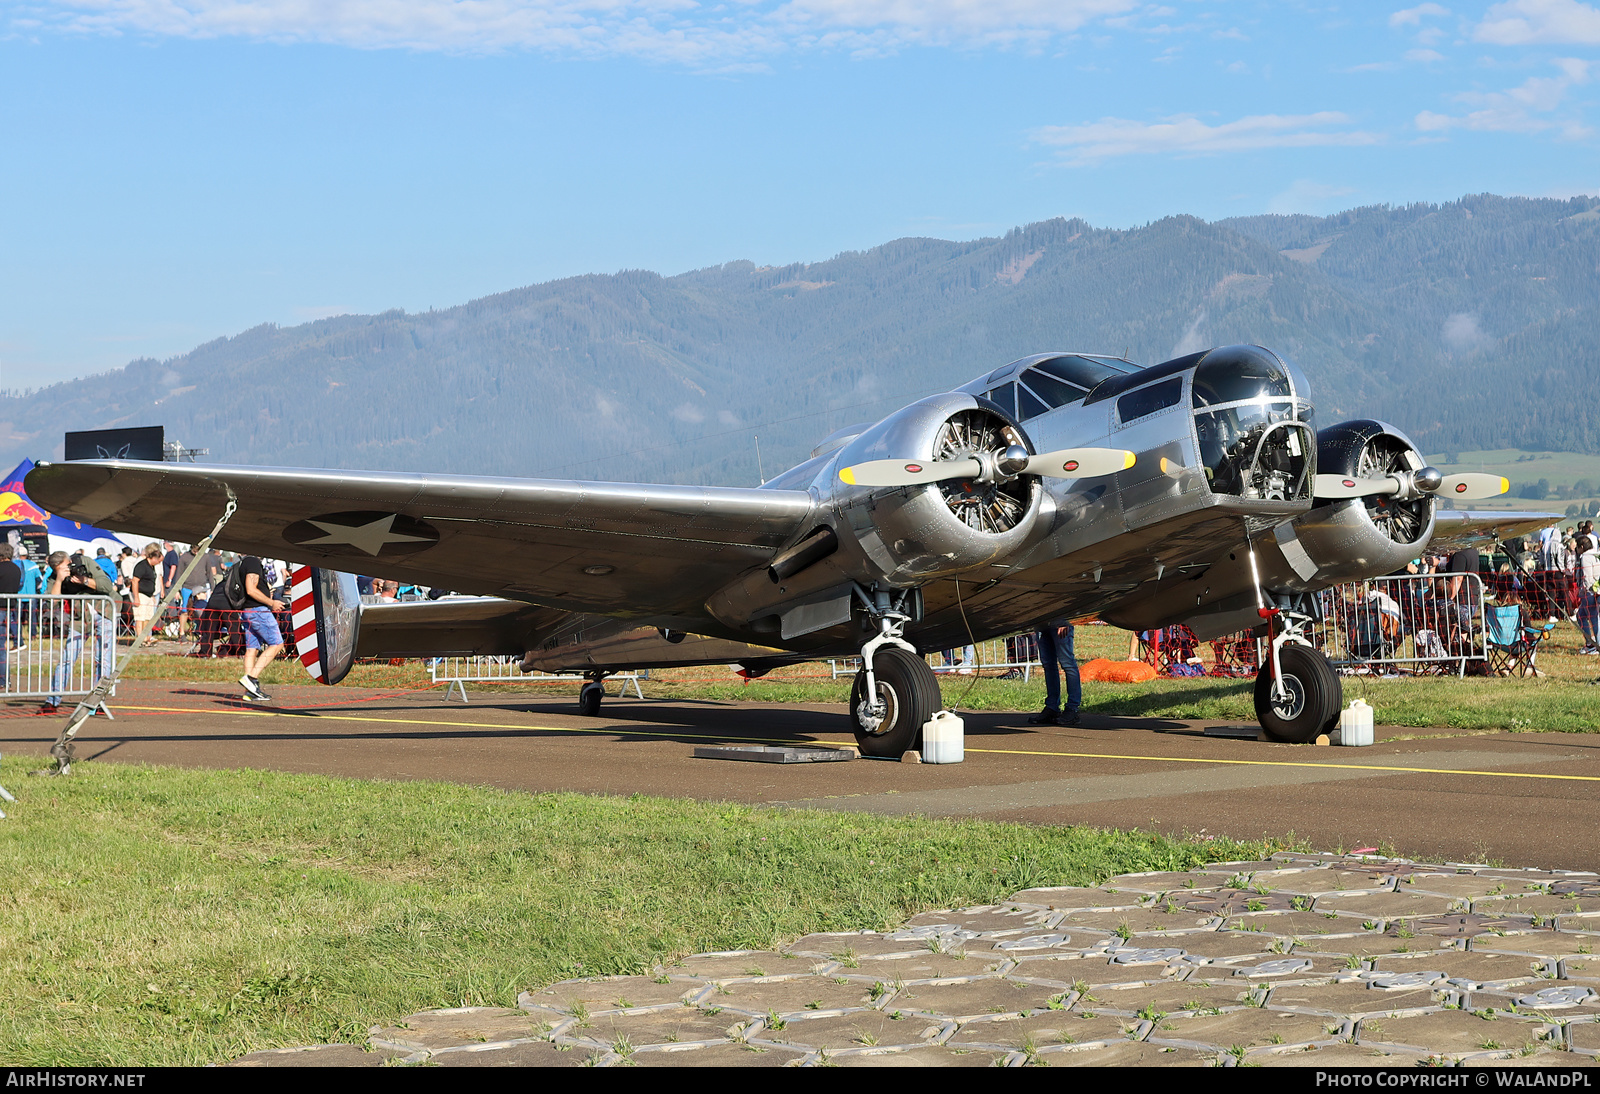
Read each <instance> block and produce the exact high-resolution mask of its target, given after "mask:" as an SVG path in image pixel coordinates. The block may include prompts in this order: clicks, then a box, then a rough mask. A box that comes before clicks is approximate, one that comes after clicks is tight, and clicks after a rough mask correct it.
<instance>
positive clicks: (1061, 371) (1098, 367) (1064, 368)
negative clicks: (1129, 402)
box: [1033, 354, 1135, 391]
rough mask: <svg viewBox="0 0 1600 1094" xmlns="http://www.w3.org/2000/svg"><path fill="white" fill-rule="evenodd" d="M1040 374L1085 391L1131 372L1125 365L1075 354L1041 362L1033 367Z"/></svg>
mask: <svg viewBox="0 0 1600 1094" xmlns="http://www.w3.org/2000/svg"><path fill="white" fill-rule="evenodd" d="M1033 367H1034V369H1036V370H1038V371H1039V372H1044V373H1047V374H1049V375H1051V376H1054V377H1055V378H1056V379H1058V380H1064V381H1066V382H1067V383H1069V384H1072V385H1074V386H1075V387H1081V388H1083V389H1084V390H1085V391H1092V390H1094V386H1095V385H1096V384H1098V383H1099V382H1100V381H1101V380H1105V379H1107V378H1109V377H1112V376H1123V375H1126V374H1127V373H1128V372H1130V371H1135V370H1131V369H1130V368H1129V367H1128V366H1127V365H1126V364H1125V363H1123V362H1120V361H1119V362H1117V363H1116V364H1115V365H1113V364H1112V363H1111V362H1110V361H1101V360H1098V359H1095V358H1092V357H1080V356H1078V355H1076V354H1073V355H1072V356H1070V357H1052V358H1050V359H1049V360H1046V361H1040V362H1039V363H1038V364H1036V365H1034V366H1033Z"/></svg>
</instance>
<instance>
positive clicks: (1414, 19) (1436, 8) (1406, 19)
mask: <svg viewBox="0 0 1600 1094" xmlns="http://www.w3.org/2000/svg"><path fill="white" fill-rule="evenodd" d="M1449 14H1450V9H1449V8H1446V7H1442V6H1440V5H1438V4H1418V5H1417V6H1416V7H1414V8H1404V9H1402V10H1401V11H1397V12H1395V13H1394V14H1393V15H1391V16H1389V25H1390V26H1391V27H1405V26H1420V25H1421V23H1422V19H1423V17H1424V16H1427V15H1449Z"/></svg>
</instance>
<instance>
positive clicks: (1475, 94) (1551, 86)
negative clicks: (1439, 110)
mask: <svg viewBox="0 0 1600 1094" xmlns="http://www.w3.org/2000/svg"><path fill="white" fill-rule="evenodd" d="M1551 63H1552V64H1554V65H1555V66H1556V68H1558V69H1560V70H1561V75H1559V76H1533V77H1530V78H1529V79H1527V80H1526V81H1524V82H1523V83H1522V85H1521V86H1519V87H1513V88H1510V89H1508V90H1506V91H1488V92H1484V91H1468V92H1462V93H1461V94H1459V95H1456V96H1455V100H1456V101H1457V102H1459V103H1463V104H1465V105H1467V106H1476V107H1478V109H1477V110H1473V111H1470V112H1468V113H1467V114H1464V115H1459V116H1457V115H1451V114H1436V113H1434V112H1433V111H1431V110H1424V111H1422V113H1420V114H1418V115H1417V117H1416V126H1417V128H1418V129H1420V130H1422V131H1423V132H1424V133H1439V132H1444V131H1447V130H1450V129H1476V130H1482V131H1488V132H1508V133H1531V132H1536V131H1540V130H1547V129H1560V130H1561V133H1562V135H1563V136H1565V137H1567V138H1569V139H1577V138H1580V137H1585V136H1588V134H1589V129H1588V128H1587V127H1586V126H1584V125H1583V123H1582V122H1581V121H1580V120H1579V119H1578V118H1577V117H1576V116H1568V117H1566V118H1551V117H1539V115H1542V114H1543V115H1547V114H1552V113H1554V112H1555V111H1556V110H1557V109H1559V108H1560V106H1561V104H1562V102H1563V100H1564V99H1565V98H1566V95H1567V92H1568V90H1570V89H1571V88H1573V87H1576V86H1578V85H1579V84H1586V83H1588V82H1589V66H1590V62H1588V61H1584V60H1579V59H1578V58H1576V57H1562V58H1558V59H1557V60H1555V61H1553V62H1551Z"/></svg>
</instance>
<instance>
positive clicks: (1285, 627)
mask: <svg viewBox="0 0 1600 1094" xmlns="http://www.w3.org/2000/svg"><path fill="white" fill-rule="evenodd" d="M1267 619H1268V633H1269V634H1270V633H1271V632H1272V631H1273V630H1277V629H1278V628H1275V627H1273V626H1272V621H1273V620H1274V619H1276V620H1277V621H1278V622H1279V624H1280V626H1281V630H1279V633H1277V634H1274V635H1272V642H1271V646H1270V650H1269V656H1268V657H1266V658H1265V659H1264V661H1263V663H1262V665H1261V669H1260V671H1259V672H1257V673H1256V695H1255V699H1256V720H1257V721H1259V722H1260V723H1261V728H1262V729H1264V730H1266V731H1267V735H1268V736H1269V737H1272V738H1274V739H1275V740H1279V741H1290V742H1292V743H1294V744H1308V743H1309V742H1311V741H1314V740H1316V738H1317V735H1318V734H1319V733H1326V732H1328V731H1329V730H1331V729H1332V728H1333V724H1334V722H1336V721H1338V718H1339V709H1340V708H1341V707H1342V706H1343V705H1344V685H1343V684H1341V683H1340V682H1339V674H1338V673H1336V672H1334V671H1333V666H1332V665H1331V664H1329V663H1328V659H1327V658H1326V657H1324V656H1323V655H1322V653H1321V651H1319V650H1316V649H1314V648H1312V646H1311V643H1310V642H1308V641H1307V640H1306V638H1305V635H1304V634H1303V631H1304V628H1305V626H1306V624H1308V623H1310V622H1311V618H1310V617H1309V616H1307V615H1303V614H1301V613H1299V612H1292V611H1282V610H1278V611H1276V612H1274V614H1272V615H1269V616H1268V617H1267Z"/></svg>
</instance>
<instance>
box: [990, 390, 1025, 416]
mask: <svg viewBox="0 0 1600 1094" xmlns="http://www.w3.org/2000/svg"><path fill="white" fill-rule="evenodd" d="M983 397H984V398H985V399H988V400H990V401H991V402H994V403H997V404H998V405H999V407H1000V409H1001V410H1003V411H1005V412H1006V413H1007V414H1009V415H1011V416H1012V417H1013V418H1015V417H1016V416H1017V385H1016V384H1001V385H1000V386H999V387H997V388H994V389H992V390H990V391H986V392H984V393H983Z"/></svg>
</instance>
